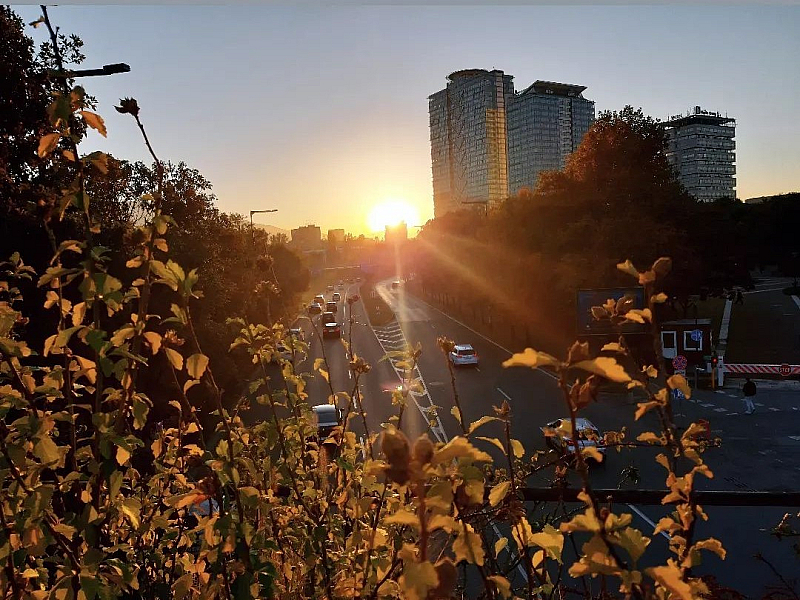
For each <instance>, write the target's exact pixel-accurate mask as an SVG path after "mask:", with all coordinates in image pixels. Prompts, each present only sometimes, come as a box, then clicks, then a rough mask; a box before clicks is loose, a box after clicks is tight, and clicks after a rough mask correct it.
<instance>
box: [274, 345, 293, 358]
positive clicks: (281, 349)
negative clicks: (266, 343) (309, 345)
mask: <svg viewBox="0 0 800 600" xmlns="http://www.w3.org/2000/svg"><path fill="white" fill-rule="evenodd" d="M275 351H276V352H277V353H278V356H280V357H281V358H282V359H284V360H292V359H293V358H294V354H293V353H292V349H291V348H290V347H289V346H287V345H286V344H284V343H283V342H278V345H277V346H275ZM275 358H276V360H277V357H275ZM273 362H274V361H273Z"/></svg>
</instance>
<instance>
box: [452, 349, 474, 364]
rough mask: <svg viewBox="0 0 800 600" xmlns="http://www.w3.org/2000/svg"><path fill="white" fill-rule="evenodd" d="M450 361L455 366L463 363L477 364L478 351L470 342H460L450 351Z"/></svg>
mask: <svg viewBox="0 0 800 600" xmlns="http://www.w3.org/2000/svg"><path fill="white" fill-rule="evenodd" d="M450 362H451V363H453V366H454V367H459V366H461V365H477V364H478V353H477V352H476V351H475V348H473V347H472V346H471V345H470V344H458V345H457V346H456V347H455V348H453V351H452V352H450Z"/></svg>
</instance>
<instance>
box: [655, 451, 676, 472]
mask: <svg viewBox="0 0 800 600" xmlns="http://www.w3.org/2000/svg"><path fill="white" fill-rule="evenodd" d="M656 462H657V463H658V464H660V465H661V466H662V467H664V468H665V469H666V470H667V471H671V470H672V469H671V468H670V466H669V460H668V459H667V456H666V454H659V455H658V456H656Z"/></svg>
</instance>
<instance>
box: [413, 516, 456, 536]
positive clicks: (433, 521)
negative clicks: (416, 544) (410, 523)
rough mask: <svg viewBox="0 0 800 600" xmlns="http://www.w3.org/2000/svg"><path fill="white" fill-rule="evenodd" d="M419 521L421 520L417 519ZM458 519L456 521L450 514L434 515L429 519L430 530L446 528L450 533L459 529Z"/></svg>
mask: <svg viewBox="0 0 800 600" xmlns="http://www.w3.org/2000/svg"><path fill="white" fill-rule="evenodd" d="M417 521H418V522H419V520H417ZM458 527H459V525H458V521H456V520H455V519H454V518H453V517H451V516H450V515H433V516H432V517H431V518H430V519H428V531H434V530H436V529H444V530H445V531H446V532H448V533H450V532H452V531H453V530H455V529H458Z"/></svg>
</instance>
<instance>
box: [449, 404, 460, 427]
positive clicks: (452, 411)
mask: <svg viewBox="0 0 800 600" xmlns="http://www.w3.org/2000/svg"><path fill="white" fill-rule="evenodd" d="M450 414H451V415H453V416H454V417H455V418H456V421H458V423H459V424H461V411H460V410H459V409H458V407H457V406H454V407H453V408H451V409H450Z"/></svg>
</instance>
